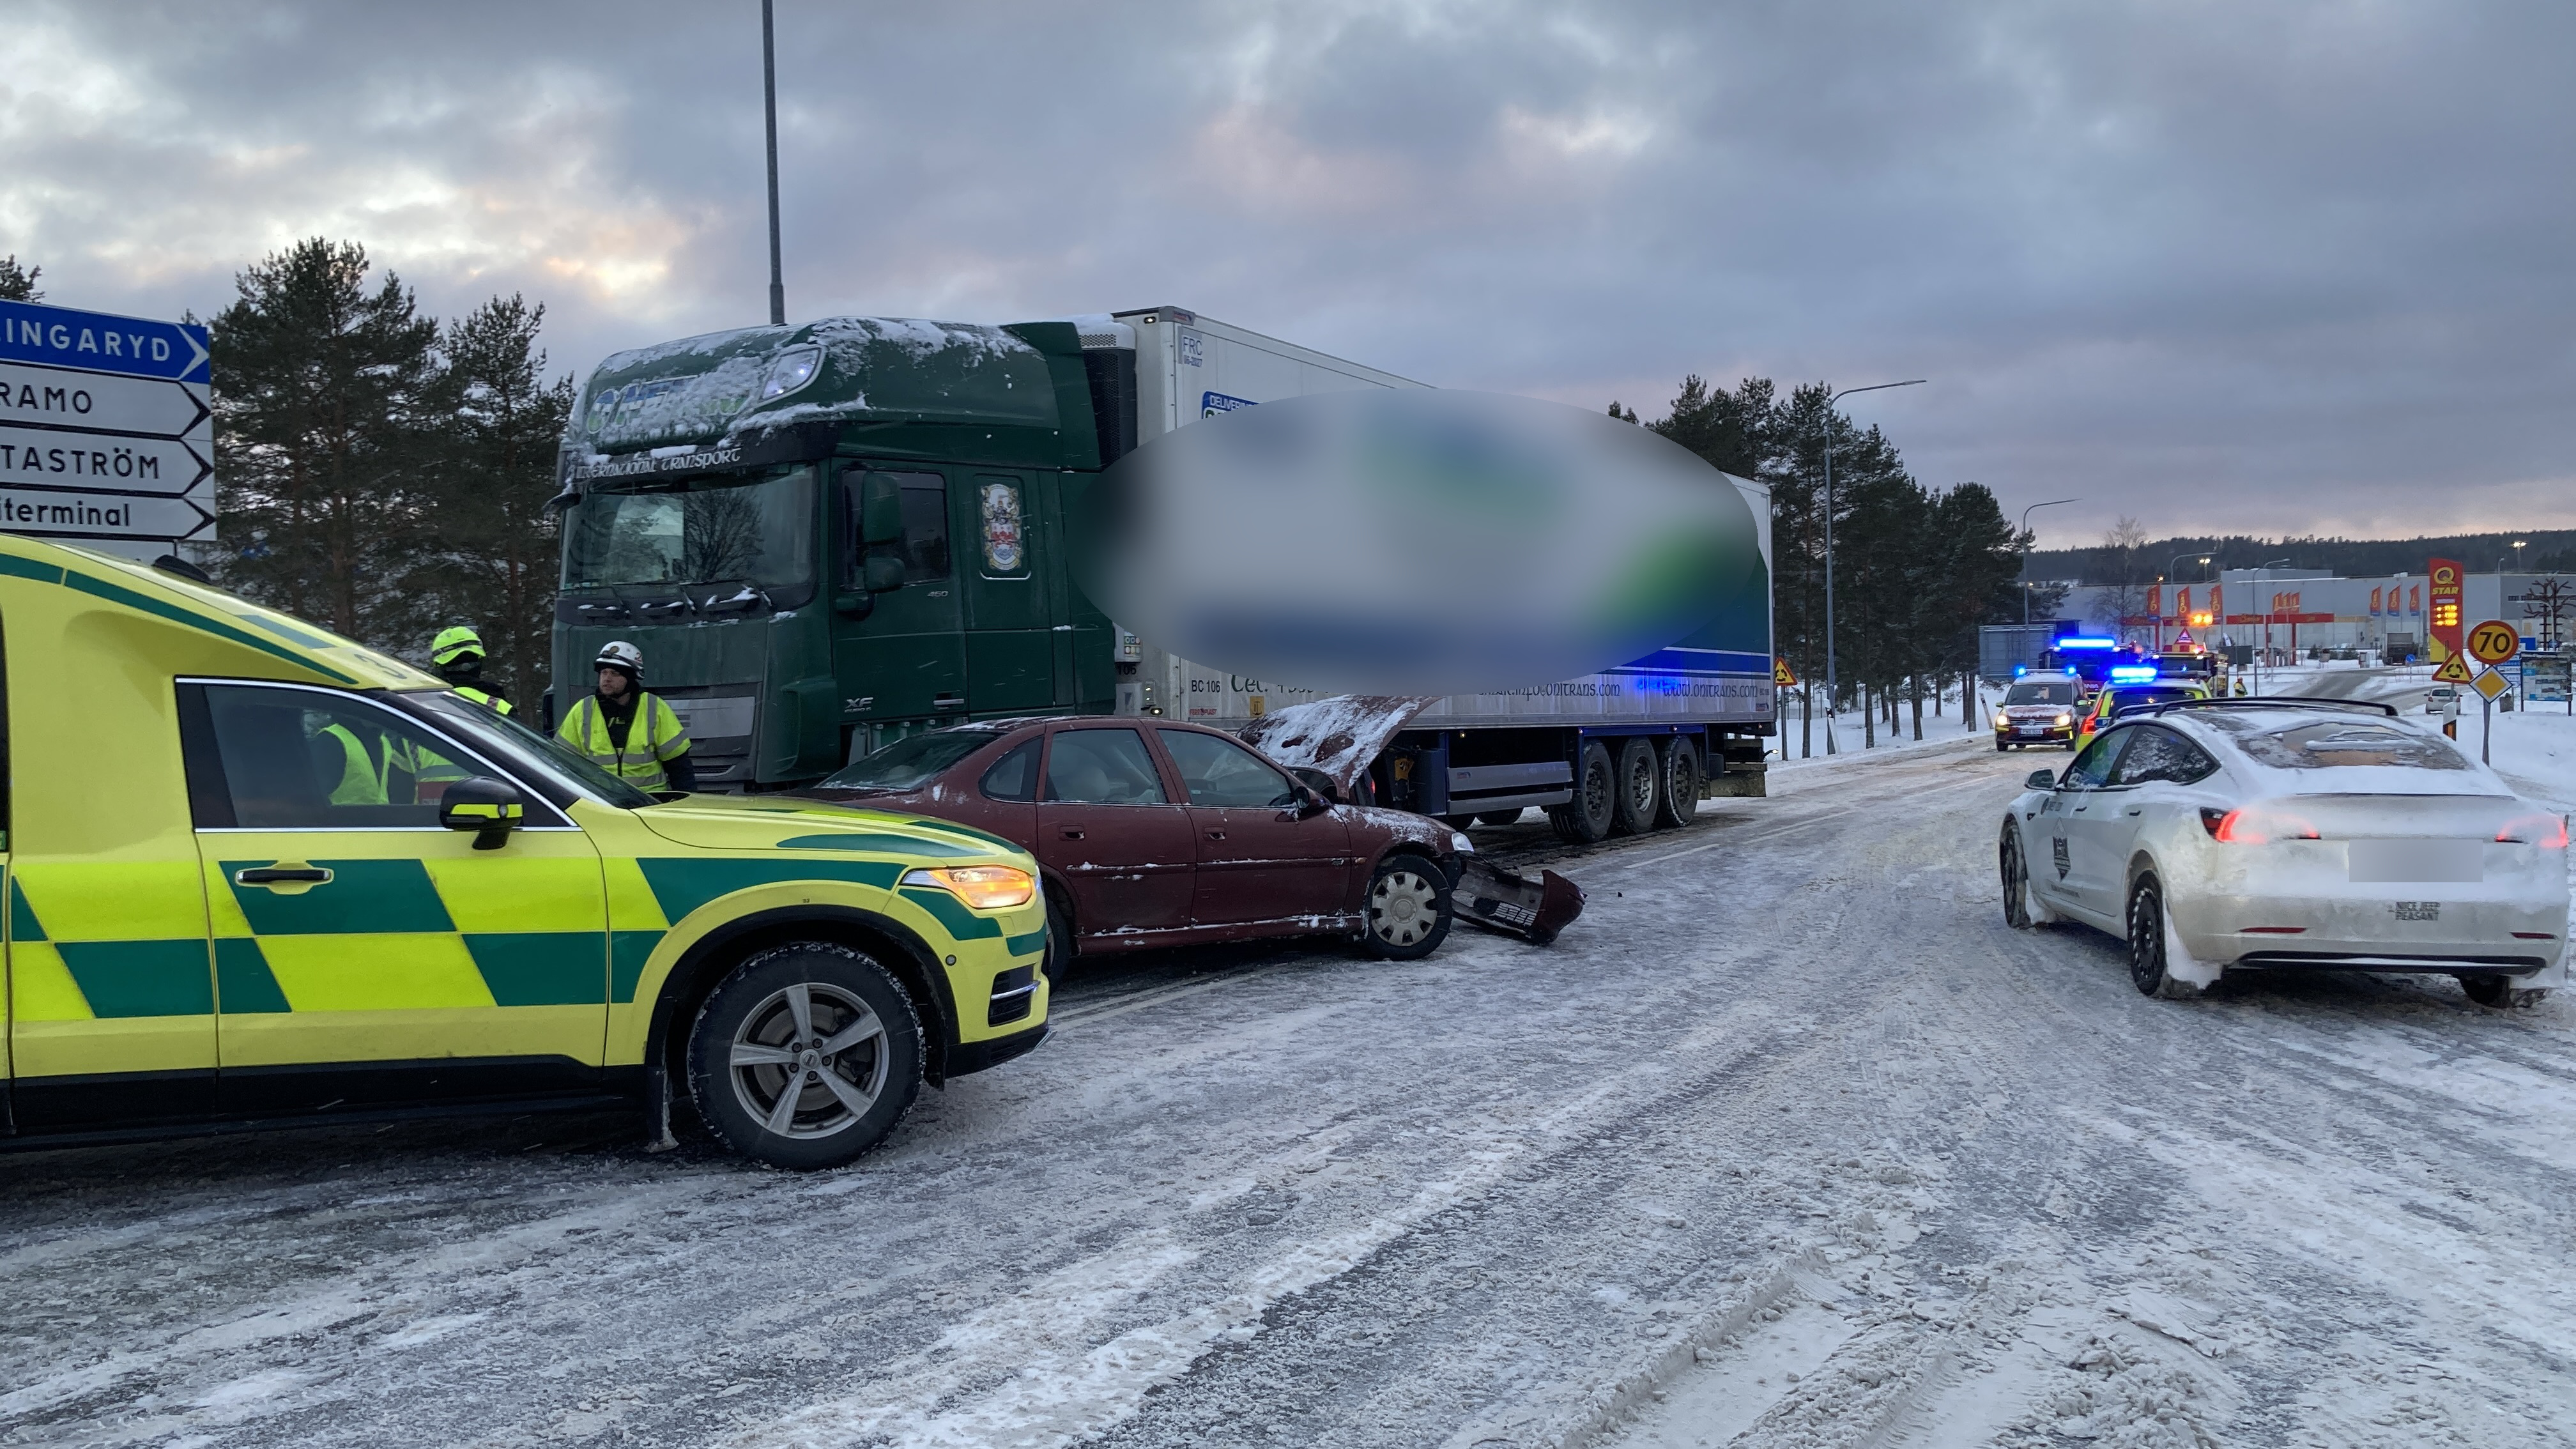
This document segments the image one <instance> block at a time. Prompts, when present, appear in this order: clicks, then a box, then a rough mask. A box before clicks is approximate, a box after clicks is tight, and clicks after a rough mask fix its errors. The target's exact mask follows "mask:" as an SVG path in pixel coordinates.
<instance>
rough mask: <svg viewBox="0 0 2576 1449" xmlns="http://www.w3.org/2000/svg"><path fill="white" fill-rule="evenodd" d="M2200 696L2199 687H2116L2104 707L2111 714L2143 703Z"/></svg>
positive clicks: (2161, 702)
mask: <svg viewBox="0 0 2576 1449" xmlns="http://www.w3.org/2000/svg"><path fill="white" fill-rule="evenodd" d="M2199 698H2201V693H2200V691H2199V690H2197V689H2179V688H2164V689H2155V688H2149V689H2115V690H2112V691H2111V697H2110V699H2109V700H2108V701H2106V702H2105V703H2104V704H2103V706H2102V708H2103V712H2104V713H2106V714H2111V713H2117V712H2118V711H2120V710H2124V709H2136V708H2137V707H2138V706H2140V705H2142V704H2164V703H2167V702H2169V701H2172V700H2177V699H2199Z"/></svg>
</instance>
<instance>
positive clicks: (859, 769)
mask: <svg viewBox="0 0 2576 1449" xmlns="http://www.w3.org/2000/svg"><path fill="white" fill-rule="evenodd" d="M994 739H995V736H994V734H993V732H992V731H990V730H934V731H932V732H931V733H929V734H926V735H914V736H913V737H912V738H910V739H907V740H897V741H895V742H894V743H893V744H890V745H888V746H886V747H885V748H884V749H881V750H879V751H877V752H876V753H874V754H872V755H869V756H867V757H866V758H865V759H862V760H860V761H858V762H857V763H856V764H852V765H846V766H843V767H842V768H841V770H840V771H839V773H837V774H834V775H831V776H829V777H827V778H826V779H825V780H824V781H823V783H824V785H825V786H827V787H829V788H831V789H835V790H913V789H918V788H920V787H921V785H923V784H924V783H925V782H927V781H928V780H929V779H930V777H931V776H933V775H936V774H938V773H939V772H940V771H942V770H945V769H947V768H948V767H949V766H951V765H953V764H956V763H957V762H958V761H959V760H962V759H964V758H966V757H967V756H968V755H971V754H973V753H975V752H976V751H977V750H980V749H982V748H984V747H985V746H986V745H989V744H991V743H992V742H993V740H994Z"/></svg>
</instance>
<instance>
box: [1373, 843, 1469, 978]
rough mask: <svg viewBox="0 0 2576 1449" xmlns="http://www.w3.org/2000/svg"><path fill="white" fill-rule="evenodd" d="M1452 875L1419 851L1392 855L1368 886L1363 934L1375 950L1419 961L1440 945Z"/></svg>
mask: <svg viewBox="0 0 2576 1449" xmlns="http://www.w3.org/2000/svg"><path fill="white" fill-rule="evenodd" d="M1450 912H1451V906H1450V900H1449V877H1448V876H1447V875H1445V874H1443V873H1442V871H1441V869H1440V867H1438V866H1436V865H1433V864H1432V863H1431V862H1430V861H1427V860H1425V859H1423V858H1422V857H1421V856H1418V855H1390V856H1388V857H1387V858H1386V859H1385V860H1383V861H1380V862H1379V863H1378V868H1377V871H1376V873H1375V874H1373V875H1371V876H1370V877H1369V885H1368V930H1367V932H1366V933H1365V934H1364V935H1363V936H1362V937H1361V939H1362V940H1363V941H1365V942H1366V943H1367V945H1368V948H1369V951H1370V953H1371V954H1372V955H1377V956H1383V957H1385V958H1386V959H1388V960H1390V961H1415V960H1419V959H1421V958H1422V957H1424V956H1428V955H1430V954H1431V953H1432V952H1433V951H1434V950H1437V949H1438V948H1439V945H1440V942H1441V940H1442V939H1443V938H1445V937H1446V936H1447V935H1448V934H1449V921H1450Z"/></svg>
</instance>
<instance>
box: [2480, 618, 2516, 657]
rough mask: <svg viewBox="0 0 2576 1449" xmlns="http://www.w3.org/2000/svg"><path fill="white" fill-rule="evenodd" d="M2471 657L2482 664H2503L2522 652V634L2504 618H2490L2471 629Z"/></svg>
mask: <svg viewBox="0 0 2576 1449" xmlns="http://www.w3.org/2000/svg"><path fill="white" fill-rule="evenodd" d="M2468 642H2469V657H2470V658H2472V659H2475V660H2476V661H2478V662H2479V663H2480V664H2502V663H2504V662H2505V661H2506V660H2509V659H2511V658H2513V656H2515V655H2517V654H2519V653H2521V652H2522V636H2521V635H2520V634H2518V633H2516V632H2514V627H2513V626H2512V625H2511V624H2508V623H2506V622H2505V621H2503V620H2502V619H2489V620H2487V621H2486V622H2485V623H2483V624H2480V625H2479V626H2477V627H2476V628H2474V629H2471V630H2470V631H2469V641H2468Z"/></svg>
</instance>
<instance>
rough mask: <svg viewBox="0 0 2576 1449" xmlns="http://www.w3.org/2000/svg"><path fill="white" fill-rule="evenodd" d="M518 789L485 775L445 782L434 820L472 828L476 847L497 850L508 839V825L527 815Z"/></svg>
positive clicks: (452, 827) (461, 827)
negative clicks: (445, 787)
mask: <svg viewBox="0 0 2576 1449" xmlns="http://www.w3.org/2000/svg"><path fill="white" fill-rule="evenodd" d="M527 810H528V807H527V805H526V803H525V802H523V801H522V800H520V798H519V792H518V790H517V789H516V788H515V787H513V786H510V785H505V784H503V783H501V782H500V781H498V780H495V779H493V778H491V777H490V776H488V775H474V776H470V777H468V778H466V779H462V780H458V781H456V782H455V783H453V784H451V785H449V786H448V787H447V789H446V790H445V791H443V792H441V793H440V795H439V797H438V823H439V824H441V825H444V826H446V827H447V828H448V829H450V830H471V831H473V832H474V848H475V849H476V850H499V849H500V848H501V847H502V846H504V845H506V844H508V843H509V840H510V830H511V827H513V826H515V825H517V824H519V822H520V821H522V820H524V819H526V818H527Z"/></svg>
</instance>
